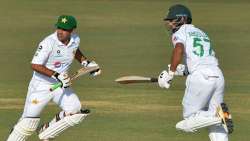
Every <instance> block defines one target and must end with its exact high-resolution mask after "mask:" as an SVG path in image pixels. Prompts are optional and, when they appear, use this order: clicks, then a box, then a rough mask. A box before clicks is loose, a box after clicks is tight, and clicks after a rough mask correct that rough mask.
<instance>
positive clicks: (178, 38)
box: [172, 29, 186, 47]
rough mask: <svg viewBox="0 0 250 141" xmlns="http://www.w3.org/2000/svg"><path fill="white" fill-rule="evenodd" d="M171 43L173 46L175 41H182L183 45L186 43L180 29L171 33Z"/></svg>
mask: <svg viewBox="0 0 250 141" xmlns="http://www.w3.org/2000/svg"><path fill="white" fill-rule="evenodd" d="M172 43H173V45H174V47H175V45H176V44H177V43H182V44H183V45H184V46H185V44H186V36H185V33H184V32H183V30H182V29H180V30H178V31H177V32H176V33H174V34H173V35H172Z"/></svg>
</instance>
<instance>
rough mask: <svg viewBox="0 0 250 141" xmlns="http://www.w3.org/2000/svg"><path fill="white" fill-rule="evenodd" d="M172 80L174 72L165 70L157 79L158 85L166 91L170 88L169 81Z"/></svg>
mask: <svg viewBox="0 0 250 141" xmlns="http://www.w3.org/2000/svg"><path fill="white" fill-rule="evenodd" d="M173 78H174V72H172V71H169V72H167V71H166V70H164V71H162V72H161V73H160V75H159V77H158V84H159V86H160V87H161V88H166V89H168V88H169V87H170V84H171V81H172V80H173Z"/></svg>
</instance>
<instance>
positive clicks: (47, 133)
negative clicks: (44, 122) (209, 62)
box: [39, 110, 89, 140]
mask: <svg viewBox="0 0 250 141" xmlns="http://www.w3.org/2000/svg"><path fill="white" fill-rule="evenodd" d="M88 114H89V110H84V111H81V113H78V114H74V115H70V116H66V117H64V118H63V119H61V120H59V121H57V122H55V123H54V124H52V125H50V126H49V127H48V128H46V129H45V130H44V131H42V132H41V133H40V134H39V138H40V139H41V140H46V139H51V138H55V137H56V136H58V135H59V134H60V133H62V132H63V131H64V130H66V129H68V128H69V127H71V126H75V125H77V124H79V123H80V122H81V121H82V120H83V119H85V117H86V116H87V115H88Z"/></svg>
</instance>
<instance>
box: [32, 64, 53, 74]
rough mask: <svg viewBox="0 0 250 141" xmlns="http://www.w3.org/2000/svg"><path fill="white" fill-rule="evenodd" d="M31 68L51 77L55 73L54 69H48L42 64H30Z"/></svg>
mask: <svg viewBox="0 0 250 141" xmlns="http://www.w3.org/2000/svg"><path fill="white" fill-rule="evenodd" d="M31 68H32V69H33V70H34V71H36V72H39V73H41V74H43V75H46V76H48V77H52V76H53V75H55V73H56V72H55V71H53V70H50V69H48V68H47V67H45V66H43V65H39V64H31Z"/></svg>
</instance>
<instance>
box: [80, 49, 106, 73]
mask: <svg viewBox="0 0 250 141" xmlns="http://www.w3.org/2000/svg"><path fill="white" fill-rule="evenodd" d="M75 59H76V60H77V61H78V62H79V63H81V65H82V66H83V67H96V66H97V67H99V65H98V64H97V63H96V62H95V61H89V60H88V59H87V57H85V56H84V55H83V53H82V52H81V51H80V49H77V50H76V53H75ZM90 74H91V75H92V76H97V75H100V74H101V70H100V69H97V70H95V71H93V72H91V73H90Z"/></svg>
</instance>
